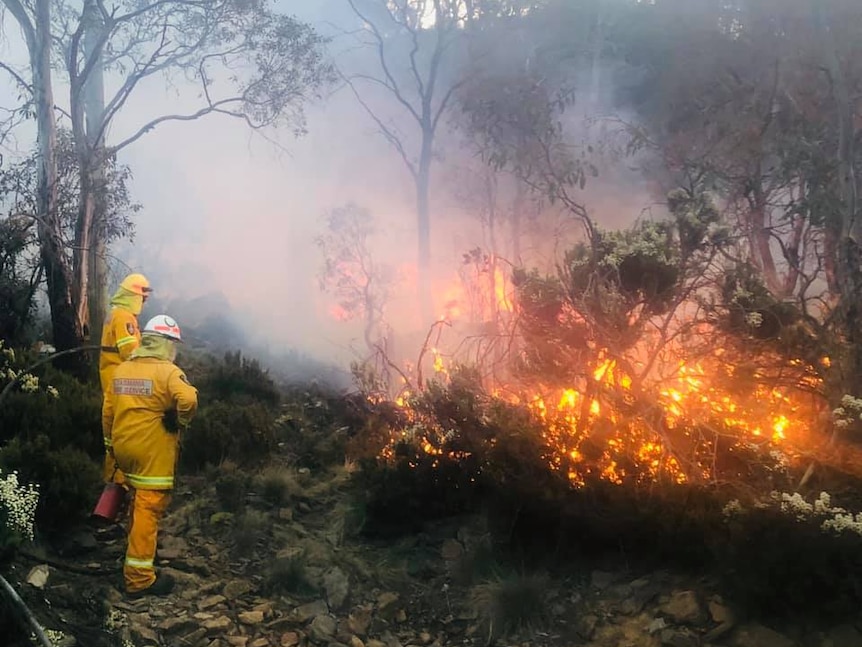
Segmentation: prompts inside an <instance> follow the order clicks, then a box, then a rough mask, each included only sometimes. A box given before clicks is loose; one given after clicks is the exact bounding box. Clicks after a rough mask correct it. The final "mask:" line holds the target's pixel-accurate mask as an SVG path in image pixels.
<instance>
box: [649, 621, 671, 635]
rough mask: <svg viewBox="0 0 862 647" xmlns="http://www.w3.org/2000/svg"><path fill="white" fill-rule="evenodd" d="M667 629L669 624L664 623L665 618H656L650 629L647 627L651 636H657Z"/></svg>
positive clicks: (650, 624)
mask: <svg viewBox="0 0 862 647" xmlns="http://www.w3.org/2000/svg"><path fill="white" fill-rule="evenodd" d="M665 627H667V623H666V622H665V621H664V618H656V619H655V620H653V621H652V622H651V623H649V627H647V631H648V632H649V633H650V634H655V633H658V632H659V631H661V630H662V629H664V628H665Z"/></svg>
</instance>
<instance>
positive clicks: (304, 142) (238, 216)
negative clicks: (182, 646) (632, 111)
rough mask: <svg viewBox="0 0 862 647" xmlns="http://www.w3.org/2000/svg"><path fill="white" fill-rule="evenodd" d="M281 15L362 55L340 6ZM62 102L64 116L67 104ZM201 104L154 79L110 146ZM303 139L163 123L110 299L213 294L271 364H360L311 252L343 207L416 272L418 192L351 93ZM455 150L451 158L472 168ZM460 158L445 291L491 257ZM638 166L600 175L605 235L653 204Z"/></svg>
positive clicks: (144, 166)
mask: <svg viewBox="0 0 862 647" xmlns="http://www.w3.org/2000/svg"><path fill="white" fill-rule="evenodd" d="M280 5H281V7H282V8H283V10H284V11H286V12H288V13H291V14H294V15H296V16H297V17H298V18H300V19H303V20H306V21H308V22H310V23H312V24H313V25H314V26H315V27H316V28H317V29H318V30H319V31H320V32H321V33H323V34H325V35H327V36H332V37H334V41H333V45H332V54H333V57H334V58H335V59H336V62H337V59H338V54H339V52H344V51H350V48H351V47H355V42H353V41H351V40H350V38H349V37H347V36H344V35H343V32H345V31H350V30H351V29H355V28H356V27H357V24H356V22H355V19H354V18H353V17H352V14H351V13H350V10H349V7H348V5H347V3H346V1H344V0H326V1H322V0H307V1H306V2H296V1H294V2H289V1H284V2H281V3H280ZM4 29H5V33H6V37H7V41H6V42H5V43H4V45H3V50H2V54H0V56H2V57H3V59H4V61H6V60H13V61H15V62H17V63H21V62H22V61H23V60H24V57H23V48H22V46H21V43H20V34H18V33H17V28H16V27H15V26H14V24H13V23H12V22H11V21H8V20H7V22H6V25H5V26H4ZM348 55H350V54H348ZM3 82H4V83H7V81H6V80H5V79H4V81H3ZM7 87H11V86H7ZM607 90H608V88H606V87H605V92H603V94H602V96H606V95H607V94H608V92H607ZM4 92H5V90H4ZM56 92H57V96H58V102H60V99H62V98H63V96H64V94H66V93H67V89H66V88H57V90H56ZM196 97H197V89H196V88H195V87H194V86H193V85H183V84H182V83H181V82H180V81H179V80H174V82H173V83H172V84H171V85H170V86H168V85H166V84H165V83H164V82H163V80H162V79H161V78H153V79H150V80H149V81H148V83H147V85H146V86H145V87H142V88H141V89H140V91H139V92H138V93H137V94H135V95H133V98H132V100H130V102H129V104H128V105H127V106H126V108H125V109H124V111H123V112H122V113H121V114H120V115H119V116H118V118H117V120H116V122H115V126H114V128H113V130H112V132H111V133H109V136H108V137H109V141H119V140H121V139H122V138H123V137H125V136H128V134H130V133H131V132H134V130H136V129H137V128H138V127H139V126H140V125H141V124H143V123H146V122H147V121H149V120H150V119H152V118H153V117H156V116H159V115H161V114H169V113H179V112H183V111H184V110H186V109H188V108H189V107H191V106H193V105H195V104H194V102H195V99H196ZM598 103H602V102H601V101H599V102H598ZM590 110H594V111H595V113H601V112H603V111H604V108H603V107H602V106H600V105H598V106H597V105H595V104H593V105H592V106H585V105H579V107H578V108H577V109H575V110H573V111H572V113H571V114H570V115H568V116H567V120H568V126H569V128H570V130H575V131H577V129H579V128H582V127H583V126H582V122H583V119H584V118H585V117H586V116H588V114H587V113H588V112H589V111H590ZM392 114H397V113H392ZM306 125H307V129H308V133H307V135H305V136H304V137H301V138H298V139H295V138H294V137H293V136H292V134H291V133H290V132H289V129H285V130H284V131H280V132H272V131H267V132H266V133H254V132H251V131H250V130H249V129H248V128H247V127H246V126H245V125H244V124H243V123H242V122H240V121H239V120H232V119H230V118H228V117H223V116H210V117H205V118H203V119H201V120H199V121H196V122H174V123H165V124H162V125H160V126H159V127H157V128H156V129H155V130H153V131H152V132H150V133H148V134H146V135H145V136H144V137H142V138H141V139H140V140H138V141H137V142H135V143H134V144H133V145H131V146H129V147H128V148H126V149H125V150H124V151H123V152H122V153H121V159H120V161H121V162H122V163H124V164H128V165H129V166H130V167H131V168H132V171H133V173H134V180H133V183H132V187H131V188H132V194H133V198H134V199H135V200H136V201H138V202H141V203H142V204H143V207H144V208H143V210H142V211H141V212H140V213H139V214H138V215H137V216H136V218H135V222H136V234H135V238H134V241H133V242H131V243H129V242H123V243H120V244H118V245H116V246H115V248H114V249H113V250H112V251H113V253H114V254H115V256H116V257H117V259H119V261H121V262H118V263H115V264H114V270H113V273H112V279H113V280H112V282H111V285H110V286H109V289H111V290H112V289H113V287H114V285H115V284H116V280H117V279H118V278H119V275H120V274H122V273H123V272H125V271H126V268H127V267H130V268H132V269H134V270H138V271H142V272H144V273H146V274H147V275H148V276H150V277H151V280H152V281H153V283H154V285H155V288H156V290H157V293H158V295H159V298H160V303H161V302H166V303H170V302H172V301H173V302H175V303H176V302H177V300H180V301H182V302H185V303H188V302H190V301H191V300H193V299H195V298H199V297H205V296H207V295H210V296H211V297H213V299H214V301H213V300H211V302H212V303H217V304H223V305H224V307H226V308H229V313H226V314H227V315H228V316H229V317H230V318H231V319H232V320H233V321H235V322H236V323H237V324H238V325H239V326H240V327H241V328H242V330H243V332H244V334H245V335H246V338H247V341H248V343H249V344H251V345H254V346H256V347H258V348H266V349H268V350H270V351H272V352H279V351H282V350H285V349H289V348H296V349H299V350H300V351H302V352H303V353H307V354H309V355H313V356H315V357H318V358H320V359H323V360H326V361H333V362H337V363H340V364H346V362H348V361H349V360H350V359H351V358H353V357H354V353H353V350H352V349H353V348H354V347H356V348H359V347H360V346H361V338H362V337H361V330H360V326H359V325H358V324H356V325H354V324H350V323H345V322H339V321H337V320H336V319H335V318H333V317H332V316H331V314H330V309H331V307H332V298H331V296H329V295H326V294H322V293H321V291H320V289H319V285H318V280H317V273H318V271H319V268H320V265H321V256H320V252H319V250H318V248H317V246H316V245H315V244H314V239H315V237H316V236H317V235H319V234H320V233H321V231H322V229H321V228H322V224H323V223H322V216H323V214H324V213H326V212H327V211H328V210H330V209H332V208H334V207H338V206H342V205H344V204H346V203H348V202H354V203H357V204H359V205H362V206H363V207H366V208H367V209H368V210H369V211H370V212H371V213H372V214H373V215H374V216H375V219H376V222H377V225H378V228H379V229H380V233H379V235H378V238H377V241H376V248H375V254H376V255H377V257H378V260H379V261H383V262H387V263H390V264H391V265H392V266H394V267H396V268H398V269H401V270H405V269H406V270H409V268H410V267H412V266H413V264H414V263H415V258H416V236H415V222H414V221H415V215H414V214H415V206H414V185H413V182H412V178H411V176H410V175H409V173H408V172H407V170H406V169H405V167H404V165H403V163H402V162H401V161H400V159H399V158H398V155H397V154H396V153H395V152H394V151H393V149H392V148H391V147H390V146H389V145H388V144H387V142H386V141H385V140H384V139H383V138H382V137H381V136H380V135H379V134H378V133H377V131H376V127H375V125H374V123H373V122H372V121H371V120H370V119H369V118H368V116H367V115H366V114H365V113H364V112H363V110H362V108H361V107H360V106H359V105H358V104H357V103H356V101H355V99H354V97H353V96H352V95H351V93H350V92H349V90H347V89H345V88H340V89H339V88H334V89H333V91H332V93H331V94H330V95H328V96H327V97H325V98H324V100H322V101H320V102H318V103H316V104H315V105H313V106H309V109H308V111H307V124H306ZM264 135H265V136H264ZM267 138H272V139H275V140H276V141H277V144H274V143H273V142H272V141H269V140H268V139H267ZM19 141H20V142H24V143H29V142H30V141H32V139H28V137H26V136H22V137H20V138H19ZM454 150H455V153H454V157H455V158H457V156H458V155H459V154H460V155H463V152H461V153H458V152H457V148H456V149H454ZM452 159H453V157H452V156H451V155H449V156H447V158H446V159H444V160H442V161H438V163H437V164H436V166H435V167H434V171H433V174H434V177H433V179H434V187H433V190H432V237H433V246H432V253H433V256H434V263H435V268H436V271H435V277H436V278H435V286H436V287H437V288H438V291H439V290H440V289H442V288H443V287H445V285H446V284H447V283H454V282H456V281H457V270H458V263H459V262H460V259H461V256H462V254H463V253H464V252H465V251H467V250H468V249H470V248H472V247H475V246H477V245H480V246H482V245H484V244H485V241H483V240H482V238H481V227H480V225H479V222H478V221H477V219H476V218H475V217H473V216H471V215H469V214H466V213H464V207H463V204H459V201H458V200H457V199H456V198H455V197H454V194H455V192H454V191H453V190H452V188H453V187H452V182H453V181H454V180H453V175H454V176H457V172H455V173H454V174H453V172H452V169H451V168H450V167H449V166H450V164H449V163H450V162H451V160H452ZM628 163H630V160H627V161H618V162H616V164H615V165H613V166H612V167H606V168H605V169H603V171H604V172H603V174H602V176H601V177H600V178H599V179H597V180H592V181H591V183H590V185H589V186H588V187H587V189H586V190H585V191H584V192H583V201H584V203H585V204H586V205H587V207H588V209H589V211H590V213H591V215H592V216H593V217H594V218H595V219H596V220H597V221H598V222H599V223H600V224H602V225H603V226H606V227H617V226H624V225H626V224H628V223H630V222H631V221H632V220H633V219H634V218H635V217H637V216H638V215H640V213H641V211H642V210H643V209H644V208H645V207H646V206H648V204H649V201H650V199H649V197H648V192H647V190H646V187H645V184H644V182H643V181H642V179H641V177H640V175H639V174H638V173H637V172H636V171H633V170H631V169H628V168H627V167H626V164H628ZM565 220H566V219H565V218H561V227H562V228H563V229H564V230H568V231H569V232H570V233H571V235H576V234H577V231H578V228H577V227H576V226H575V224H574V223H571V222H569V223H566V222H565ZM553 260H554V259H553V258H552V257H547V258H546V259H545V261H546V262H545V263H544V266H543V267H541V269H543V270H545V271H550V270H551V269H552V267H553ZM536 264H541V263H540V262H539V261H536ZM222 298H223V301H220V300H219V299H222ZM162 300H164V301H162ZM219 307H221V305H220V306H219ZM414 315H415V301H414V297H413V292H412V291H411V290H409V289H407V290H402V291H401V292H400V293H397V294H396V295H395V296H394V298H393V300H392V302H391V303H390V305H389V308H388V317H389V319H390V323H391V324H392V325H393V327H395V328H396V329H397V328H398V327H399V325H401V324H405V325H407V326H412V325H414V324H413V321H412V318H413V316H414ZM180 323H181V324H182V321H180Z"/></svg>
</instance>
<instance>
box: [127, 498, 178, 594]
mask: <svg viewBox="0 0 862 647" xmlns="http://www.w3.org/2000/svg"><path fill="white" fill-rule="evenodd" d="M131 498H132V500H131V503H130V506H129V509H130V510H131V513H130V514H129V545H128V547H127V548H126V562H125V564H124V566H123V578H124V579H125V582H126V590H127V591H128V592H129V593H133V592H135V591H141V590H143V589H146V588H148V587H150V586H152V584H153V582H155V581H156V571H155V566H154V564H153V562H154V560H155V559H156V545H157V543H158V536H159V521H160V520H161V518H162V515H164V513H165V510H167V508H168V505H169V504H170V502H171V493H170V492H169V491H166V490H135V489H133V490H131Z"/></svg>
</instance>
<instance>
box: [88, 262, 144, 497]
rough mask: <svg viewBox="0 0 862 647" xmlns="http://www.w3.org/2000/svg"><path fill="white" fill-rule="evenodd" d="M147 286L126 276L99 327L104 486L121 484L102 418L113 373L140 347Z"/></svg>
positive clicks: (141, 277) (133, 276) (139, 278)
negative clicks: (140, 320)
mask: <svg viewBox="0 0 862 647" xmlns="http://www.w3.org/2000/svg"><path fill="white" fill-rule="evenodd" d="M152 291H153V290H152V288H151V287H150V282H149V281H148V280H147V277H145V276H144V275H143V274H129V275H128V276H127V277H126V278H124V279H123V280H122V282H121V283H120V286H119V287H118V288H117V291H116V292H115V293H114V296H113V297H111V312H110V313H109V314H108V318H107V320H106V321H105V325H104V326H103V327H102V344H101V346H102V350H101V352H100V353H99V380H100V382H101V383H102V437H103V440H104V443H105V466H104V473H103V476H104V479H105V482H106V483H110V482H112V481H113V482H115V483H119V484H123V482H124V478H123V474H122V472H121V471H120V470H119V469H117V466H116V462H115V461H114V456H113V453H112V452H111V434H110V427H109V425H108V423H107V420H106V418H105V416H106V406H107V401H108V398H109V396H110V392H111V380H112V379H113V376H114V371H115V370H116V368H117V366H119V365H120V363H121V362H124V361H126V360H127V359H129V357H130V356H131V355H132V351H134V350H135V349H136V348H137V347H138V345H139V344H140V343H141V333H140V331H139V330H138V315H139V314H141V310H142V309H143V307H144V302H145V301H146V300H147V297H148V296H149V295H150V293H151V292H152Z"/></svg>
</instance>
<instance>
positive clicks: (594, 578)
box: [590, 571, 617, 590]
mask: <svg viewBox="0 0 862 647" xmlns="http://www.w3.org/2000/svg"><path fill="white" fill-rule="evenodd" d="M616 580H617V576H616V575H615V574H614V573H608V572H607V571H593V572H592V574H591V575H590V582H591V583H592V585H593V586H594V587H595V588H597V589H599V590H602V589H606V588H608V587H609V586H610V585H611V584H613V583H614V582H615V581H616Z"/></svg>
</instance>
